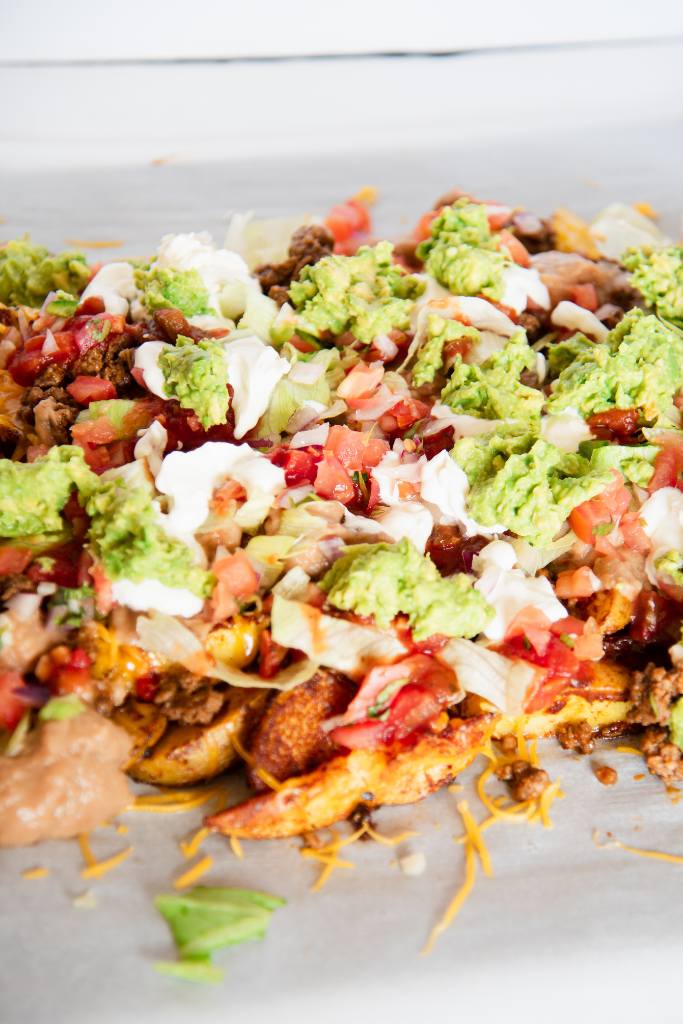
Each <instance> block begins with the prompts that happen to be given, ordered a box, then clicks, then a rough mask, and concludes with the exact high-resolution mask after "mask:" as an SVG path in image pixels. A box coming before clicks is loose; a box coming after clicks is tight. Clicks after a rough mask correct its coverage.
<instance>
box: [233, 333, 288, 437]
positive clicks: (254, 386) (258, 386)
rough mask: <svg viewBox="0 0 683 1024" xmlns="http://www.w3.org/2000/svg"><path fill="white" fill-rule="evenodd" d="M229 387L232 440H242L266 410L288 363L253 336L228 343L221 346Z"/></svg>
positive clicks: (271, 348)
mask: <svg viewBox="0 0 683 1024" xmlns="http://www.w3.org/2000/svg"><path fill="white" fill-rule="evenodd" d="M223 351H224V352H225V361H226V365H227V376H228V383H229V384H230V386H231V388H232V390H233V397H232V407H233V409H234V412H235V437H236V438H238V439H239V438H241V437H244V435H245V434H246V433H247V432H248V431H249V430H251V429H252V427H255V426H256V424H257V423H258V421H259V420H260V418H261V416H263V414H264V412H265V411H266V409H267V408H268V403H269V401H270V398H271V395H272V394H273V391H274V390H275V386H276V385H277V383H278V381H280V380H281V379H282V378H283V377H284V376H285V374H286V373H287V371H288V370H289V369H290V363H289V361H288V360H287V359H283V358H282V356H279V355H278V354H277V352H276V351H275V349H274V348H273V347H272V345H264V343H263V342H262V341H261V340H260V339H259V338H257V337H256V336H255V335H248V336H247V337H241V338H235V340H234V341H230V340H229V339H228V340H227V341H226V342H225V343H224V344H223Z"/></svg>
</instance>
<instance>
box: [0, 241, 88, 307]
mask: <svg viewBox="0 0 683 1024" xmlns="http://www.w3.org/2000/svg"><path fill="white" fill-rule="evenodd" d="M89 279H90V267H89V266H88V264H87V261H86V258H85V256H84V255H83V253H80V252H60V253H56V254H53V253H50V252H49V251H48V250H47V249H46V248H45V247H44V246H42V245H34V244H33V243H32V242H31V241H30V239H29V238H15V239H14V240H13V241H11V242H7V243H6V244H5V245H3V246H2V247H0V302H6V303H8V304H9V305H12V306H33V307H40V306H42V304H43V302H44V301H45V299H46V298H47V296H48V295H49V294H50V292H68V293H69V295H70V296H71V295H79V294H80V293H81V292H82V291H83V289H84V288H85V286H86V285H87V283H88V281H89ZM74 308H75V307H74ZM59 315H60V316H62V315H64V314H62V313H60V314H59ZM67 315H68V314H67Z"/></svg>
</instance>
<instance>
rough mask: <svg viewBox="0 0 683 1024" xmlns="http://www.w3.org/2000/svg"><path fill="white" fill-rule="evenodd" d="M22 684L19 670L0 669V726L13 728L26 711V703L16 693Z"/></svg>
mask: <svg viewBox="0 0 683 1024" xmlns="http://www.w3.org/2000/svg"><path fill="white" fill-rule="evenodd" d="M23 685H24V680H23V677H22V676H21V675H20V673H19V672H10V671H8V670H7V671H0V726H2V728H4V729H14V728H16V726H17V725H18V723H19V719H20V718H21V716H22V715H23V713H24V711H26V707H27V703H26V701H24V700H23V699H22V697H21V696H19V695H18V694H17V690H20V689H21V687H22V686H23Z"/></svg>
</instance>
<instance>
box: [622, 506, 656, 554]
mask: <svg viewBox="0 0 683 1024" xmlns="http://www.w3.org/2000/svg"><path fill="white" fill-rule="evenodd" d="M619 532H620V534H621V539H622V543H623V545H624V547H625V548H630V549H631V551H639V552H640V554H641V555H646V554H647V553H648V551H649V550H650V549H651V547H652V543H651V541H650V538H649V537H648V535H647V534H646V533H645V530H644V529H643V524H642V521H641V519H640V516H639V515H638V512H637V511H634V512H627V513H626V514H625V515H624V516H622V518H621V521H620V523H619Z"/></svg>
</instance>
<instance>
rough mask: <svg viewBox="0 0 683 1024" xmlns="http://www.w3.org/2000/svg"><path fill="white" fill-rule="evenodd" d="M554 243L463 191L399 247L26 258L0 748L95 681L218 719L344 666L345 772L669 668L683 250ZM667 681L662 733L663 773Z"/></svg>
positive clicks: (652, 241)
mask: <svg viewBox="0 0 683 1024" xmlns="http://www.w3.org/2000/svg"><path fill="white" fill-rule="evenodd" d="M638 216H639V217H641V219H645V220H647V218H642V216H641V215H640V214H639V215H638ZM540 223H541V222H538V219H537V218H533V217H532V216H531V215H529V214H525V213H524V212H523V211H518V210H514V209H512V208H508V207H504V206H500V205H493V204H491V203H485V202H477V201H475V200H474V199H472V198H471V197H468V196H462V195H460V196H457V197H456V198H455V200H454V201H452V202H450V201H449V202H445V203H443V204H439V206H438V208H436V209H434V210H432V211H430V212H429V213H427V214H426V215H425V216H424V217H423V218H422V219H421V221H420V224H419V225H418V228H417V229H416V231H415V233H414V235H413V237H412V238H411V239H409V240H406V241H404V242H403V243H401V244H399V245H398V246H396V247H394V246H393V245H392V244H391V243H390V242H389V241H385V240H376V239H374V238H373V237H372V235H371V230H372V228H371V222H370V216H369V211H368V209H367V207H366V205H364V203H363V202H360V201H359V200H357V199H355V200H351V201H349V202H348V203H346V204H342V205H341V206H339V207H336V208H335V210H334V211H333V212H332V214H331V215H330V217H329V218H328V220H327V223H326V225H323V224H321V223H318V222H311V223H308V224H304V225H303V226H302V225H298V224H296V223H295V224H292V223H291V222H287V223H286V227H283V226H282V225H278V224H277V223H275V222H269V223H268V226H267V227H266V226H264V227H263V228H262V229H259V227H258V225H257V224H255V223H252V222H250V221H249V220H248V218H246V219H245V218H243V217H239V218H235V220H234V221H233V223H232V224H231V227H230V230H229V233H228V237H229V240H230V241H229V245H230V248H219V247H216V246H215V245H214V244H213V242H212V241H211V239H210V238H209V237H208V236H207V235H205V234H197V235H195V234H186V235H167V236H166V237H165V238H163V239H162V241H161V243H160V245H159V247H158V249H157V251H156V252H155V253H154V254H153V255H152V256H151V258H149V259H148V260H146V261H144V262H140V261H136V262H134V261H130V262H129V261H125V260H121V261H118V262H114V263H109V264H104V265H101V266H99V267H90V266H88V263H87V261H86V259H85V258H84V257H83V256H82V255H81V254H79V253H59V254H51V253H49V252H48V251H47V250H45V249H43V248H41V247H39V246H35V245H33V244H32V243H31V242H30V241H29V240H28V239H24V240H17V241H13V242H9V243H7V244H6V245H5V246H4V247H2V248H1V249H0V301H1V302H2V303H3V306H2V308H1V309H0V366H1V367H2V368H1V369H0V381H1V383H2V389H1V390H0V443H1V444H2V447H3V452H2V454H3V455H4V458H3V459H2V460H1V461H0V537H1V546H0V586H1V587H2V598H3V601H4V610H3V611H2V613H1V614H0V638H1V642H2V649H1V650H0V662H1V663H2V671H1V672H0V726H2V727H4V729H5V730H8V731H11V730H12V729H14V728H15V727H16V726H17V723H18V722H19V721H20V720H21V719H22V716H24V715H25V713H26V712H27V711H30V709H31V708H34V707H38V706H40V705H41V704H42V703H44V702H45V701H46V700H48V699H49V698H50V697H51V696H54V695H57V696H59V695H64V694H70V693H75V694H77V695H78V697H79V698H80V699H82V700H83V701H85V702H86V703H89V704H91V705H93V706H95V707H96V708H98V709H100V710H106V711H107V712H108V713H112V712H113V711H114V710H115V709H122V708H123V709H124V710H125V709H126V708H127V707H128V706H129V703H130V701H131V700H135V701H136V702H137V705H138V706H139V705H140V704H142V705H145V704H150V705H155V706H157V707H163V708H165V709H168V708H172V709H174V710H173V711H172V712H169V713H170V714H171V715H173V714H176V718H177V720H180V721H183V720H185V721H193V722H197V721H200V722H202V723H209V722H211V721H212V719H213V718H214V716H215V715H216V714H217V713H218V712H219V711H220V709H221V708H223V707H224V706H225V704H226V701H227V700H228V694H229V691H230V687H235V686H239V687H242V688H250V687H251V688H255V689H259V688H261V689H264V690H269V689H270V690H278V689H279V690H282V691H284V692H286V691H288V690H289V689H291V688H293V687H296V686H298V685H302V684H303V683H305V682H307V681H309V680H311V679H312V678H314V677H315V674H316V673H317V672H318V671H319V670H321V668H322V669H324V670H329V671H331V672H333V673H335V674H336V675H337V676H338V677H340V678H342V679H344V680H345V682H346V683H347V684H348V685H349V686H350V688H351V693H355V695H354V696H353V697H352V699H351V700H350V702H348V706H347V707H346V708H343V709H342V710H341V712H340V713H339V714H338V715H335V716H331V717H330V719H329V720H328V721H326V722H325V730H326V734H327V735H328V737H329V744H330V745H331V749H339V751H343V750H349V749H353V748H356V747H362V746H365V747H378V746H385V745H387V744H392V743H397V742H410V741H411V738H412V737H414V736H415V735H416V734H417V733H424V732H428V731H433V732H438V731H439V730H442V729H443V728H444V727H445V723H447V722H448V720H449V716H452V715H456V714H461V713H462V712H463V708H464V707H466V708H467V709H468V711H467V713H470V714H476V713H481V712H482V711H488V710H497V711H499V712H502V713H504V714H508V715H519V714H520V713H523V712H525V711H530V710H541V709H544V708H547V707H550V706H552V704H553V701H554V700H555V699H556V697H557V693H558V687H562V686H565V687H566V685H567V683H568V682H571V684H572V686H574V687H575V688H576V689H577V690H581V689H582V688H583V689H585V690H588V689H590V685H591V680H592V678H593V671H594V667H595V664H596V663H597V662H599V661H601V660H602V659H603V658H608V659H609V658H615V657H616V658H625V659H626V660H627V662H628V664H629V665H633V666H634V667H636V668H640V669H645V667H646V665H647V664H648V663H649V662H651V661H654V662H656V663H657V664H660V665H662V666H663V668H662V669H661V671H664V670H668V669H669V666H670V661H669V658H670V657H671V656H672V655H670V654H669V653H668V650H667V649H668V648H672V650H673V651H674V655H673V656H674V657H675V651H676V645H677V641H678V639H679V633H680V610H681V605H682V604H683V494H682V493H681V492H682V491H683V483H682V482H681V473H682V472H683V429H682V425H681V418H680V411H679V410H680V407H681V395H682V394H683V392H682V389H683V333H682V331H681V327H682V325H683V270H682V267H683V249H682V248H681V247H679V246H675V245H671V244H669V240H668V239H666V238H664V236H662V235H661V234H660V233H659V232H658V230H657V228H656V227H655V226H654V225H653V224H651V222H648V224H649V225H650V227H649V228H647V227H646V228H643V226H642V224H641V223H640V221H638V222H637V224H635V225H634V224H632V221H631V220H630V219H629V217H627V216H625V215H624V214H623V210H622V208H619V212H618V213H615V212H614V211H612V212H611V213H609V212H608V211H606V213H605V215H604V216H603V217H602V219H601V221H600V223H601V225H602V227H601V231H602V234H603V236H604V237H605V238H607V239H608V242H607V243H606V245H607V244H609V245H613V244H614V239H615V238H616V237H619V238H620V239H621V240H622V244H623V249H624V251H623V254H622V253H617V254H615V253H614V252H612V251H610V252H609V253H608V255H609V256H611V257H612V261H611V262H609V261H607V260H605V259H604V258H602V254H601V253H600V251H599V248H600V244H599V241H598V238H599V237H600V235H599V233H598V232H597V230H596V232H594V234H592V235H591V234H590V232H589V231H588V229H586V230H584V231H583V232H578V233H577V231H578V229H576V225H573V226H572V231H569V229H568V227H567V219H566V217H565V218H564V219H563V218H562V217H559V216H556V218H554V220H553V222H551V225H550V226H548V225H545V226H543V225H542V224H541V227H543V230H540V229H539V224H540ZM615 224H617V227H615V226H614V225H615ZM294 229H295V230H294ZM617 229H618V230H617ZM629 232H631V234H630V235H629ZM569 236H571V237H572V238H578V239H579V240H580V241H578V242H576V243H575V244H574V248H573V249H572V248H571V245H569V244H568V243H567V238H568V237H569ZM264 237H265V238H266V239H267V241H268V244H267V245H264V241H263V239H264ZM525 238H526V239H527V241H529V248H527V247H526V246H525V244H524V240H525ZM581 240H582V241H581ZM644 240H645V241H644ZM589 242H590V244H589ZM631 242H632V243H633V244H630V243H631ZM553 245H556V246H557V250H563V251H555V250H554V249H553ZM591 246H592V247H593V248H592V249H591V248H590V247H591ZM596 247H597V250H598V251H594V250H595V249H596ZM568 249H570V250H571V251H567V250H568ZM237 250H239V251H237ZM266 252H267V256H266V255H264V254H265V253H266ZM584 253H587V255H584ZM616 256H620V262H618V261H617V259H616ZM616 605H618V608H619V612H618V614H617V613H616V612H615V611H614V609H615V607H616ZM606 608H607V609H611V612H609V613H608V612H606V611H605V609H606ZM119 631H123V632H124V634H125V639H124V640H122V641H121V642H122V643H124V644H125V645H126V648H127V650H128V652H129V653H128V654H127V659H128V660H127V662H126V664H127V665H128V668H127V669H126V671H125V673H121V672H118V671H114V670H113V669H112V667H111V664H110V663H109V662H107V661H106V658H104V656H103V649H104V647H106V642H105V640H104V639H103V638H106V637H107V636H109V637H111V636H116V635H117V633H118V632H119ZM27 634H31V636H30V641H31V642H29V638H28V637H27ZM245 638H246V639H245ZM55 652H58V653H57V654H56V653H55ZM131 652H132V653H131ZM659 671H660V669H648V670H647V671H646V672H645V674H644V675H640V676H638V677H637V683H636V685H637V687H638V688H639V689H638V693H639V694H641V695H642V696H643V700H646V699H648V694H649V695H650V696H651V695H652V694H653V693H655V692H659V690H660V689H661V685H660V682H661V680H659V676H658V674H657V673H658V672H659ZM674 690H675V696H676V699H677V700H678V702H679V703H678V704H674V705H671V701H670V700H669V697H667V704H666V708H665V709H660V710H659V711H657V712H654V713H653V714H654V718H652V720H651V721H646V719H645V718H643V717H642V716H641V718H640V719H639V721H640V722H641V723H642V724H644V725H653V724H656V727H657V729H658V730H659V731H658V733H657V737H656V738H655V739H653V740H652V742H655V740H656V742H657V743H659V746H658V747H657V751H656V752H655V753H654V754H653V756H652V758H651V761H650V765H651V767H652V769H653V770H654V771H657V772H659V773H660V774H664V775H666V777H667V778H671V777H681V775H683V768H682V767H680V765H679V762H680V757H678V756H676V757H674V756H673V755H671V753H670V751H669V753H667V752H666V751H664V753H662V752H661V748H662V744H664V745H666V744H669V746H671V745H673V747H674V748H675V749H676V750H678V751H680V750H681V749H683V748H682V746H681V744H682V743H683V740H682V737H683V729H681V728H680V723H679V718H680V715H679V716H678V717H677V714H678V711H677V709H678V708H679V707H680V706H681V705H680V700H681V698H680V696H679V695H680V693H681V692H683V691H682V690H681V688H680V687H679V685H678V683H676V688H674ZM674 690H671V693H669V690H667V694H669V696H671V694H673V693H674ZM638 699H640V697H638ZM463 702H464V703H463ZM670 705H671V706H670ZM179 708H180V709H184V711H183V710H180V711H179V710H178V709H179ZM183 714H187V715H190V714H191V715H193V716H195V717H190V718H183ZM662 764H663V765H664V767H663V768H662V767H661V765H662Z"/></svg>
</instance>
